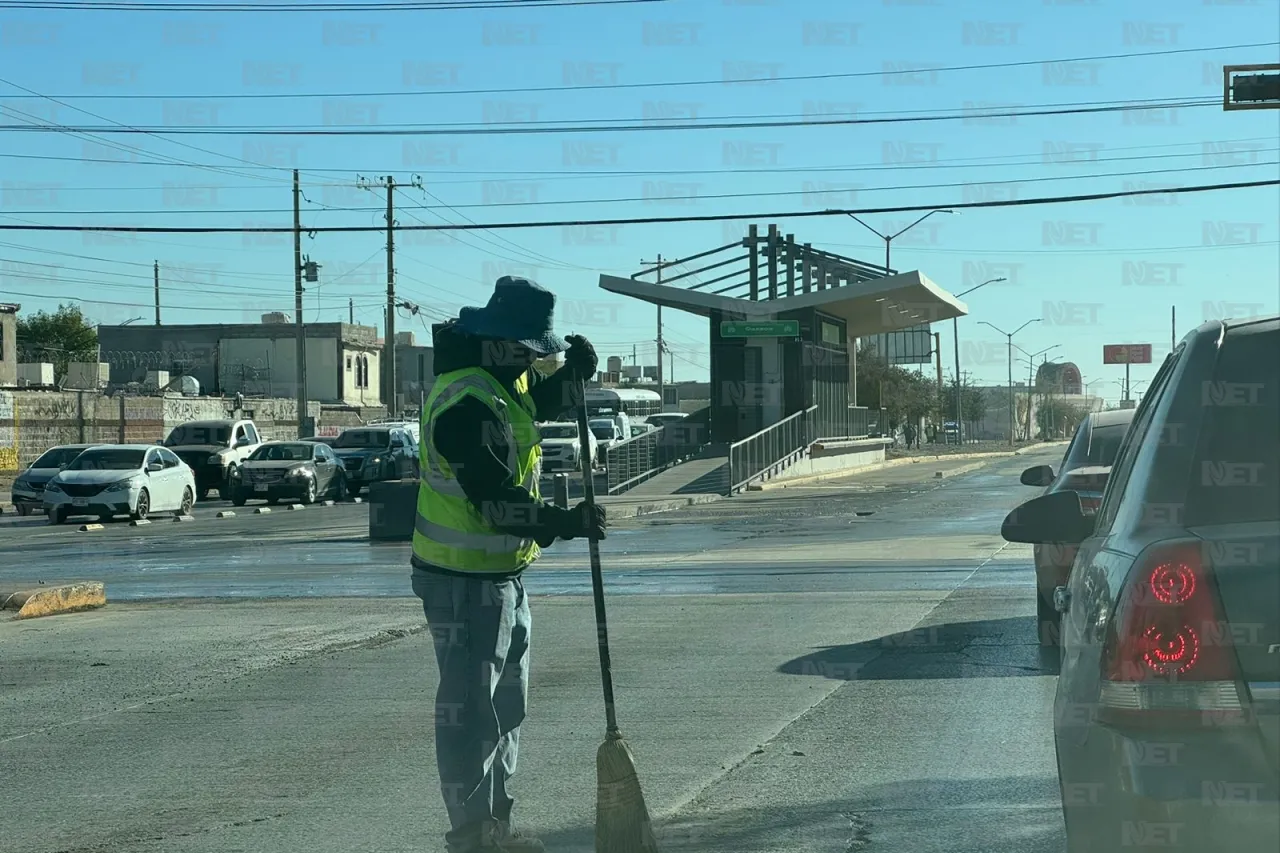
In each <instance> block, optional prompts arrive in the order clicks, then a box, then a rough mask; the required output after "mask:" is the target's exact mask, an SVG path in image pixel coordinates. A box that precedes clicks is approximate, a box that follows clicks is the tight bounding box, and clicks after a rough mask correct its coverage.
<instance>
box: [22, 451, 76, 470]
mask: <svg viewBox="0 0 1280 853" xmlns="http://www.w3.org/2000/svg"><path fill="white" fill-rule="evenodd" d="M84 450H85V449H84V448H83V447H55V448H53V449H52V450H48V451H45V453H44V455H43V456H41V457H40V458H39V459H37V460H36V461H35V462H33V463H32V464H31V467H32V468H58V467H61V466H63V465H70V464H71V462H72V461H73V460H74V459H75V458H76V457H77V456H79V455H80V454H81V453H84Z"/></svg>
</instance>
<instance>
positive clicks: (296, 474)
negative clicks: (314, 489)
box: [285, 468, 311, 480]
mask: <svg viewBox="0 0 1280 853" xmlns="http://www.w3.org/2000/svg"><path fill="white" fill-rule="evenodd" d="M285 476H286V477H288V478H289V479H291V480H303V479H306V478H307V477H310V476H311V472H310V471H308V470H307V469H306V468H290V469H289V473H288V474H286V475H285Z"/></svg>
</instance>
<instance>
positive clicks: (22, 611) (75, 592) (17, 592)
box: [0, 581, 107, 619]
mask: <svg viewBox="0 0 1280 853" xmlns="http://www.w3.org/2000/svg"><path fill="white" fill-rule="evenodd" d="M106 603H107V591H106V587H105V586H104V585H103V584H101V583H98V582H96V581H84V582H80V583H67V584H58V585H57V586H40V585H34V586H31V587H26V588H22V589H16V588H15V589H0V611H5V612H14V611H16V612H14V615H13V618H14V619H34V618H36V617H39V616H57V615H58V614H60V613H77V612H80V611H82V610H94V609H96V608H99V607H104V606H106Z"/></svg>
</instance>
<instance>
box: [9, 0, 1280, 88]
mask: <svg viewBox="0 0 1280 853" xmlns="http://www.w3.org/2000/svg"><path fill="white" fill-rule="evenodd" d="M0 8H3V4H0ZM1276 45H1280V42H1277V41H1267V42H1254V43H1249V44H1227V45H1218V46H1216V47H1183V48H1171V49H1169V50H1150V51H1140V52H1137V53H1104V54H1095V55H1092V56H1069V57H1061V58H1057V59H1034V60H1033V59H1028V60H1019V61H1013V62H984V63H974V64H968V65H940V66H928V65H917V66H915V67H909V68H892V67H885V68H881V69H880V70H879V71H851V72H840V73H828V74H791V75H780V76H778V77H770V78H768V79H767V80H761V79H758V78H736V79H734V78H730V79H724V78H721V79H719V80H708V79H704V80H666V81H655V82H650V83H588V84H584V85H580V86H522V87H501V88H495V89H448V90H430V91H404V90H403V89H402V90H399V91H389V92H387V91H382V92H252V93H236V94H230V93H226V94H211V95H199V94H183V95H173V94H169V95H152V94H137V93H131V94H102V93H95V94H89V95H77V94H66V95H58V96H57V97H59V98H65V99H67V100H71V99H84V100H89V99H104V100H105V99H110V100H165V99H174V98H182V99H200V100H231V99H234V100H240V99H265V98H395V97H427V96H441V95H504V96H509V95H513V94H522V93H534V92H582V91H593V90H616V89H655V88H659V89H660V88H680V87H690V86H725V85H732V84H736V83H754V84H757V85H758V84H760V83H764V82H768V83H790V82H799V81H815V80H854V79H858V78H866V77H882V78H883V77H894V76H898V75H903V74H919V73H922V72H927V73H931V74H943V73H954V72H959V71H989V70H994V69H1001V68H1030V67H1034V66H1051V65H1058V64H1061V63H1067V62H1098V61H1101V60H1109V59H1120V60H1123V59H1145V58H1148V57H1154V56H1176V55H1181V54H1188V53H1214V52H1218V51H1224V50H1252V49H1256V48H1263V47H1275V46H1276ZM886 65H888V63H886Z"/></svg>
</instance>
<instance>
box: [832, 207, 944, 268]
mask: <svg viewBox="0 0 1280 853" xmlns="http://www.w3.org/2000/svg"><path fill="white" fill-rule="evenodd" d="M935 213H955V211H954V210H941V209H940V210H931V211H929V212H928V213H926V214H925V215H924V216H921V217H920V218H919V219H917V220H916V221H915V222H912V223H911V224H910V225H908V226H907V227H906V228H903V229H902V230H901V231H899V232H898V233H897V234H881V233H880V232H879V231H877V230H876V229H874V228H872V227H871V226H870V225H868V224H867V223H865V222H863V221H862V220H861V219H859V218H858V217H856V216H854V215H853V214H852V213H849V214H846V215H847V216H848V217H849V218H850V219H852V220H853V221H854V222H856V223H858V224H859V225H861V226H862V227H863V228H865V229H867V230H868V231H870V232H871V233H872V234H874V235H876V236H877V237H879V238H880V239H881V240H883V241H884V274H885V275H886V276H887V275H889V246H890V245H891V244H892V243H893V241H894V240H896V239H898V238H899V237H901V236H902V235H903V234H906V233H907V232H908V231H910V230H911V229H912V228H915V227H916V226H917V225H919V224H920V223H921V222H924V221H925V220H926V219H928V218H929V217H930V216H933V215H934V214H935Z"/></svg>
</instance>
